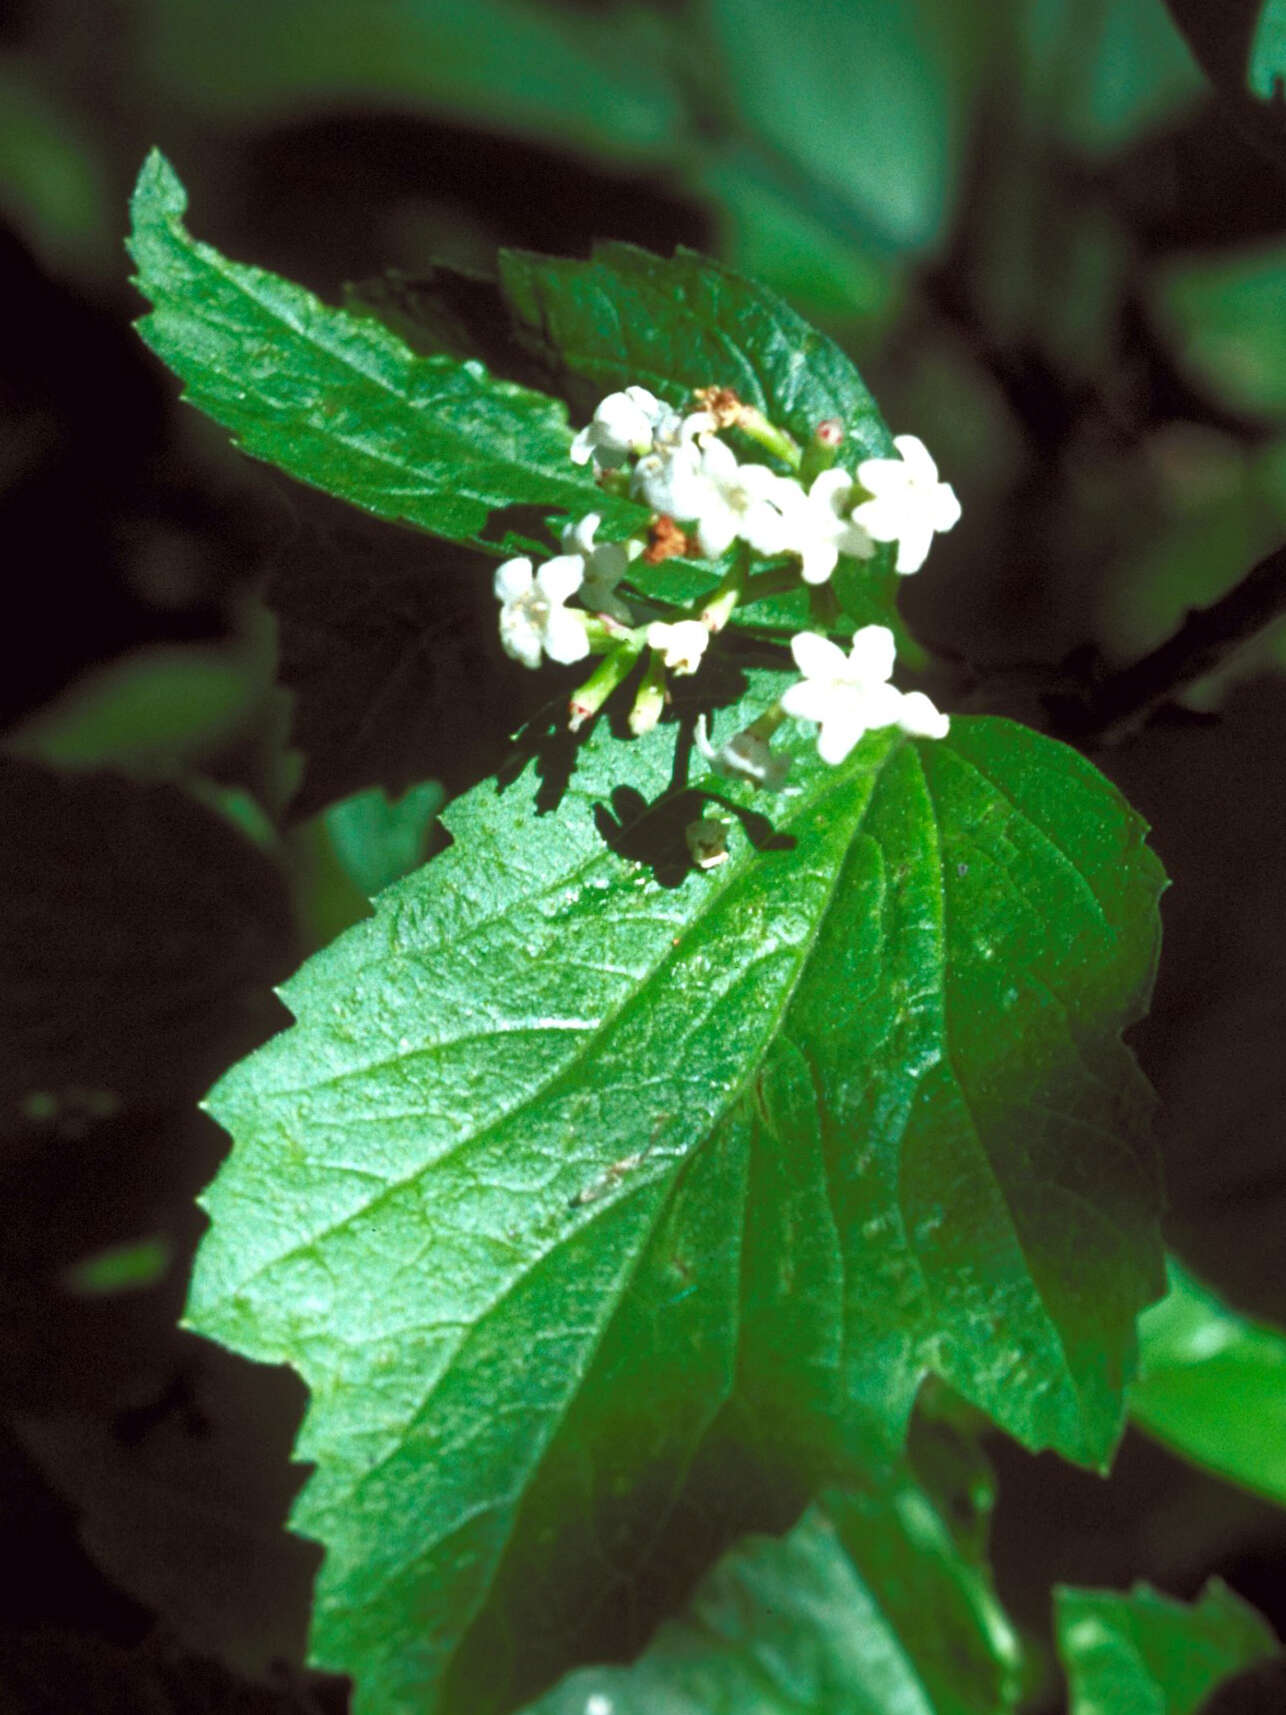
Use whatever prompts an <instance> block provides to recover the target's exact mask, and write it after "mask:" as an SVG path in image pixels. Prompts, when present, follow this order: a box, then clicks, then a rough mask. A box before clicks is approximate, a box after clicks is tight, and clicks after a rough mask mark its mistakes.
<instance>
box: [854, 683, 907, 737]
mask: <svg viewBox="0 0 1286 1715" xmlns="http://www.w3.org/2000/svg"><path fill="white" fill-rule="evenodd" d="M904 700H905V699H904V698H903V696H902V693H901V691H899V690H897V689H895V687H894V686H892V685H872V686H870V687H869V689H868V690H866V691H865V692H864V693H863V696H862V724H863V725H864V726H865V727H867V728H868V729H869V730H874V729H875V728H876V727H884V726H896V725H897V724H898V722H899V721H900V720H901V718H902V704H903V702H904Z"/></svg>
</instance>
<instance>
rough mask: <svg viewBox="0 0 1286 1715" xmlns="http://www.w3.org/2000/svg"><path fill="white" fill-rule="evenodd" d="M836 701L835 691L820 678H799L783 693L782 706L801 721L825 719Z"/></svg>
mask: <svg viewBox="0 0 1286 1715" xmlns="http://www.w3.org/2000/svg"><path fill="white" fill-rule="evenodd" d="M834 702H835V691H834V688H833V687H832V686H831V685H826V684H823V683H822V682H821V680H819V679H798V680H796V682H795V683H794V684H793V685H787V687H786V689H785V690H784V691H783V692H782V694H781V706H782V708H783V709H785V711H786V713H787V714H788V715H794V716H795V718H796V719H797V720H801V721H824V720H825V719H826V718H827V716H828V715H829V714H830V712H831V709H832V707H833V706H834Z"/></svg>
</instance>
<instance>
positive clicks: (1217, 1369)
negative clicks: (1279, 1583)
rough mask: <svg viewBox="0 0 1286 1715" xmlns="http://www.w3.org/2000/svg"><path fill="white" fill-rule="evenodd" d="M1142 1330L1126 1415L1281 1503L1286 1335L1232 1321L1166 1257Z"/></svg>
mask: <svg viewBox="0 0 1286 1715" xmlns="http://www.w3.org/2000/svg"><path fill="white" fill-rule="evenodd" d="M1169 1273H1170V1290H1169V1292H1168V1293H1167V1294H1166V1296H1165V1297H1164V1298H1163V1299H1162V1300H1161V1302H1160V1303H1159V1304H1155V1305H1153V1307H1152V1308H1151V1309H1150V1310H1149V1311H1148V1312H1147V1314H1146V1315H1145V1316H1144V1318H1143V1320H1142V1323H1141V1324H1140V1327H1139V1338H1140V1342H1141V1357H1140V1365H1139V1376H1138V1379H1137V1381H1136V1382H1135V1383H1134V1386H1133V1387H1132V1388H1131V1389H1130V1415H1131V1417H1132V1418H1133V1420H1134V1422H1135V1423H1136V1424H1138V1426H1139V1428H1140V1429H1144V1430H1146V1431H1147V1432H1148V1434H1149V1435H1155V1436H1156V1437H1157V1439H1158V1440H1159V1441H1164V1442H1165V1444H1166V1445H1167V1446H1168V1447H1172V1448H1174V1450H1175V1451H1176V1452H1178V1453H1181V1454H1182V1455H1183V1456H1184V1457H1185V1458H1187V1459H1192V1460H1195V1461H1196V1463H1198V1464H1200V1465H1205V1466H1207V1467H1208V1468H1209V1469H1210V1470H1212V1471H1217V1472H1218V1473H1219V1474H1220V1475H1221V1476H1223V1477H1230V1478H1231V1479H1232V1480H1233V1481H1234V1482H1238V1483H1244V1484H1245V1485H1246V1487H1247V1488H1250V1489H1256V1490H1258V1492H1259V1493H1260V1494H1264V1495H1267V1496H1269V1498H1270V1499H1272V1500H1275V1501H1277V1502H1279V1503H1280V1504H1282V1505H1286V1335H1282V1334H1280V1333H1278V1332H1277V1330H1276V1329H1273V1328H1265V1327H1263V1326H1261V1325H1258V1324H1256V1323H1254V1322H1252V1321H1250V1319H1249V1318H1248V1317H1245V1316H1239V1315H1238V1314H1237V1312H1236V1311H1235V1310H1233V1309H1231V1308H1230V1307H1229V1306H1228V1305H1226V1304H1224V1303H1222V1302H1221V1301H1220V1300H1219V1299H1218V1298H1217V1297H1216V1296H1215V1295H1214V1293H1213V1292H1210V1291H1208V1290H1207V1289H1206V1288H1204V1287H1202V1286H1201V1285H1199V1284H1198V1282H1197V1281H1195V1280H1194V1279H1193V1278H1192V1276H1191V1275H1190V1274H1188V1273H1187V1272H1186V1271H1185V1270H1184V1269H1183V1268H1181V1267H1180V1266H1179V1264H1178V1263H1177V1262H1175V1261H1174V1260H1173V1259H1171V1262H1170V1268H1169Z"/></svg>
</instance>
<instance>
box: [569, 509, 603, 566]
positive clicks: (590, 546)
mask: <svg viewBox="0 0 1286 1715" xmlns="http://www.w3.org/2000/svg"><path fill="white" fill-rule="evenodd" d="M602 522H603V520H602V517H601V515H600V514H599V513H597V512H587V513H586V514H585V516H584V517H583V518H578V519H577V520H576V522H575V523H574V524H569V525H568V526H567V528H566V529H565V530H564V531H563V533H562V536H561V537H560V538H559V540H560V541H561V543H562V547H563V552H564V553H566V554H582V555H583V556H584V557H585V558H586V559H588V558H589V556H590V555H591V554H592V553H593V552H594V532H595V531H596V530H597V529H598V527H599V525H600V524H601V523H602Z"/></svg>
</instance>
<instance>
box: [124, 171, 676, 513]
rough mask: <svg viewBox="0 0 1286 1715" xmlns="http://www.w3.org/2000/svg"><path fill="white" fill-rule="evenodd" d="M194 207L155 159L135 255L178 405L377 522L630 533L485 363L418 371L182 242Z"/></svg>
mask: <svg viewBox="0 0 1286 1715" xmlns="http://www.w3.org/2000/svg"><path fill="white" fill-rule="evenodd" d="M186 206H187V197H186V194H185V192H184V190H183V187H182V185H181V184H180V183H179V180H178V178H177V177H176V175H175V173H174V169H173V168H172V167H171V166H170V164H169V163H168V162H167V161H166V160H165V158H164V157H163V156H162V155H161V154H159V153H158V152H157V151H156V150H153V152H152V154H151V155H150V156H149V157H148V159H147V161H146V163H145V165H144V167H143V170H142V172H141V174H140V175H139V181H138V186H137V188H136V190H135V192H134V201H133V218H134V230H133V236H132V238H131V239H130V253H131V255H132V256H133V258H134V260H135V262H136V263H137V264H138V269H139V273H138V284H139V286H140V288H141V290H142V291H143V292H144V293H145V294H146V296H147V297H148V298H149V299H150V300H151V302H152V304H153V306H154V308H153V312H152V314H151V315H150V316H147V317H146V318H145V319H144V320H143V322H142V323H141V324H140V329H141V332H142V334H143V337H144V338H145V339H146V340H147V342H148V344H149V345H150V346H151V347H152V349H153V351H155V352H156V354H157V356H158V357H161V358H163V359H164V361H165V362H166V363H167V364H169V366H170V368H171V369H173V370H174V371H175V373H176V374H177V375H178V376H179V377H180V378H181V379H182V380H183V382H184V383H185V384H186V388H187V393H186V397H187V398H188V399H189V400H190V401H191V403H192V404H194V405H196V406H198V407H199V408H200V409H201V410H203V411H205V412H207V413H208V414H209V415H210V416H211V417H213V418H214V419H215V420H216V422H219V423H222V424H223V425H224V427H225V428H227V429H230V430H231V431H232V433H233V434H234V435H235V436H236V438H237V440H238V441H239V443H240V444H241V446H242V447H244V449H245V450H246V451H247V452H249V453H253V454H254V455H255V456H256V457H257V458H262V459H268V460H269V461H270V462H272V463H273V464H276V465H279V466H280V467H281V469H282V470H284V471H286V472H288V473H289V474H290V475H291V476H295V477H298V478H299V480H300V481H301V482H308V483H312V484H313V486H314V487H317V488H321V489H325V490H326V492H327V493H329V494H335V495H338V496H340V498H341V499H344V500H348V501H352V502H353V503H354V504H355V505H357V506H362V507H365V508H366V509H367V510H368V511H370V512H374V513H377V514H378V515H379V516H380V517H382V518H393V519H401V520H404V521H406V522H407V523H411V524H418V525H420V526H421V527H422V528H423V529H425V530H431V531H434V532H436V533H437V534H438V535H441V536H448V537H452V538H454V539H457V540H471V539H474V538H476V537H478V536H479V534H480V533H481V532H482V531H483V530H484V529H485V527H486V524H487V520H488V517H489V515H490V514H491V513H492V512H493V511H495V510H498V509H501V508H504V507H509V506H518V505H523V504H529V505H538V506H542V507H548V508H550V509H557V508H560V507H561V508H564V509H566V510H568V511H569V512H573V513H575V514H576V515H577V516H580V515H581V514H583V513H585V512H588V511H591V510H595V511H598V512H599V513H602V514H604V515H607V516H611V517H617V518H621V519H627V520H628V521H629V522H630V523H636V522H638V521H639V520H640V519H642V518H644V517H645V516H646V514H645V512H644V511H643V509H642V508H641V507H638V506H635V505H633V504H632V503H631V502H628V501H621V500H613V499H612V498H611V497H610V496H607V495H604V494H602V493H601V492H600V491H599V489H598V488H597V487H596V486H595V484H594V481H593V479H592V477H591V476H590V475H589V474H588V473H587V472H586V471H583V470H579V469H578V468H577V467H576V466H575V465H573V464H572V463H571V461H570V460H569V458H568V456H567V455H568V448H569V447H570V445H571V432H570V430H569V429H568V427H567V415H566V411H565V410H564V408H563V407H562V406H561V405H560V404H558V403H556V402H555V401H554V400H553V399H550V398H547V397H546V396H545V395H544V394H541V393H534V392H532V391H530V390H529V389H527V388H524V387H519V386H517V385H515V384H514V383H512V382H508V381H500V380H497V379H496V378H495V377H494V376H491V375H489V374H488V373H487V372H486V370H485V369H484V368H483V367H482V365H481V364H479V363H474V362H461V361H459V360H458V359H456V358H451V357H420V356H416V355H415V354H414V353H412V352H411V351H410V350H409V349H408V348H407V347H406V346H405V345H403V343H402V342H401V340H399V339H398V338H397V337H396V336H395V335H394V334H392V333H390V332H389V331H388V330H387V329H386V328H383V327H381V326H380V325H379V324H378V323H377V322H375V321H373V320H371V319H370V318H369V317H368V316H362V315H354V314H351V313H349V312H348V311H345V310H336V309H330V308H328V307H327V306H326V305H325V304H322V303H320V302H319V301H318V299H316V298H315V297H313V295H312V294H311V293H310V292H307V291H305V290H304V289H303V287H302V286H296V285H293V284H292V283H291V282H290V281H289V280H283V279H281V278H280V277H279V276H277V275H275V274H270V273H267V272H265V271H264V270H263V269H260V268H250V267H245V266H243V265H241V264H239V263H235V262H230V261H228V260H227V259H226V258H225V257H223V256H221V255H220V254H219V252H218V251H217V250H214V249H212V248H211V247H210V246H209V245H207V244H200V243H198V242H197V241H196V240H195V239H193V238H192V237H190V236H189V234H188V232H187V231H186V229H185V227H184V225H183V214H184V210H185V208H186Z"/></svg>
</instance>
